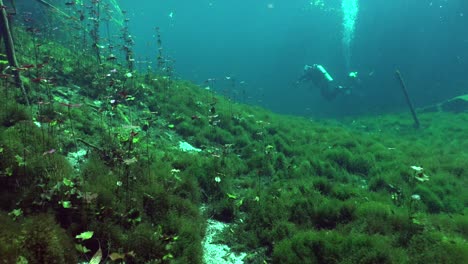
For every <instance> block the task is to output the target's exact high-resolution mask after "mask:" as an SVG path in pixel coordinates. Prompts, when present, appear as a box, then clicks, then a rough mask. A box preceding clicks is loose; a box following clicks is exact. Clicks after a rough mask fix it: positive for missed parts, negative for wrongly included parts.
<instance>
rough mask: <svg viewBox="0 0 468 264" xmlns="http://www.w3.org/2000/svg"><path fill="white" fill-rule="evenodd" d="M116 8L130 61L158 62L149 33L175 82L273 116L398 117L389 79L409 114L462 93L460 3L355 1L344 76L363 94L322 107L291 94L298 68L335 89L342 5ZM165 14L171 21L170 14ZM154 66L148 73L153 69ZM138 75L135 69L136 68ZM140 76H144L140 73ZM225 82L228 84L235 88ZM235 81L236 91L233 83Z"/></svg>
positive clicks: (299, 91)
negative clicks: (316, 70)
mask: <svg viewBox="0 0 468 264" xmlns="http://www.w3.org/2000/svg"><path fill="white" fill-rule="evenodd" d="M324 2H325V8H324V9H323V8H318V7H316V6H313V5H311V4H310V1H303V0H288V1H272V0H270V1H263V0H236V1H234V0H211V1H209V0H199V1H195V0H193V1H189V0H186V1H182V0H181V1H175V0H174V1H170V0H164V1H163V0H139V1H130V0H121V1H120V2H119V3H120V4H121V7H122V9H124V10H127V11H128V16H129V17H130V19H131V22H130V28H131V32H132V34H133V35H135V41H136V46H135V53H136V56H137V59H138V60H140V61H145V60H147V59H148V58H149V59H152V60H154V59H155V57H156V52H157V49H156V44H155V42H156V39H155V30H154V28H155V27H160V31H161V34H162V41H163V46H164V54H165V55H166V56H169V57H171V58H173V59H175V70H176V73H177V75H178V76H179V77H180V78H183V79H189V80H193V81H194V82H196V83H198V84H200V85H204V82H205V81H206V80H207V79H209V78H215V79H217V82H216V83H215V87H214V89H216V90H217V91H219V92H220V93H224V94H226V95H228V96H233V97H236V98H238V100H244V99H242V98H241V97H242V94H243V91H245V94H246V96H245V97H246V99H245V100H246V101H247V102H249V103H252V104H260V105H262V106H266V107H268V108H270V109H272V110H274V111H276V112H281V113H292V114H306V115H312V116H339V115H348V114H365V113H378V112H389V111H391V112H394V111H401V110H403V111H404V110H406V109H405V108H406V104H405V101H404V98H403V95H402V92H401V89H400V87H399V84H398V82H397V81H396V79H395V74H394V73H395V70H396V69H399V70H400V71H401V73H402V74H403V76H404V78H405V80H406V83H407V85H408V89H409V90H410V94H411V96H412V98H413V101H414V103H415V105H416V106H424V105H428V104H431V103H434V102H437V101H441V100H445V99H448V98H450V97H453V96H456V95H460V94H463V93H467V92H468V27H467V26H466V25H468V1H464V0H435V1H429V0H427V1H426V0H418V1H408V0H394V1H386V0H372V1H370V0H360V1H359V5H360V10H359V14H358V18H357V21H356V30H355V39H354V41H353V43H352V46H351V52H352V56H351V63H350V64H351V69H352V70H355V71H358V72H359V74H360V78H361V85H360V87H358V88H357V89H355V90H354V91H353V93H352V94H351V95H350V96H345V97H341V98H337V100H335V101H333V102H328V101H325V100H324V99H322V98H321V97H320V94H319V92H318V91H317V90H316V89H315V90H314V89H311V88H308V87H305V86H301V87H294V85H293V83H294V81H295V80H296V79H297V78H298V77H299V76H300V75H301V73H302V69H303V66H304V65H305V64H313V63H320V64H322V65H324V66H325V67H326V68H327V69H328V71H329V72H330V73H331V74H332V75H333V77H334V78H335V79H336V80H337V82H340V81H342V80H344V79H345V76H346V74H347V71H346V69H345V68H346V67H345V59H344V56H343V48H342V40H341V38H342V11H341V1H339V0H335V1H326V0H324ZM171 13H172V17H171V16H170V14H171ZM153 65H154V64H153ZM140 67H143V66H140ZM143 68H144V67H143ZM226 76H229V77H232V78H235V80H236V85H235V87H234V88H233V87H232V81H228V80H226V79H225V77H226ZM241 82H242V83H241Z"/></svg>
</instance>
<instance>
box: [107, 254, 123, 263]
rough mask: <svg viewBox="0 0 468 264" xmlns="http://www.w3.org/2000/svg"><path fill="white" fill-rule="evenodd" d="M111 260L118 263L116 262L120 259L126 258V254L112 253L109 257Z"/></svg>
mask: <svg viewBox="0 0 468 264" xmlns="http://www.w3.org/2000/svg"><path fill="white" fill-rule="evenodd" d="M109 258H110V259H111V260H112V261H116V260H119V259H124V258H125V254H122V253H117V252H114V253H111V254H110V255H109Z"/></svg>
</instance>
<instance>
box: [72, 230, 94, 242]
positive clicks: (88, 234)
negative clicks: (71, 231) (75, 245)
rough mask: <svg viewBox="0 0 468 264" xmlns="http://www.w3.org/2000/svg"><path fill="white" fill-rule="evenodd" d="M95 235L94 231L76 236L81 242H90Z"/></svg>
mask: <svg viewBox="0 0 468 264" xmlns="http://www.w3.org/2000/svg"><path fill="white" fill-rule="evenodd" d="M93 235H94V232H93V231H85V232H83V233H81V234H79V235H76V237H75V238H78V239H81V240H88V239H90V238H92V237H93Z"/></svg>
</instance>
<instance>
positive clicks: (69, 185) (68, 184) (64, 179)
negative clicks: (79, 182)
mask: <svg viewBox="0 0 468 264" xmlns="http://www.w3.org/2000/svg"><path fill="white" fill-rule="evenodd" d="M62 182H63V184H64V185H65V186H68V187H73V182H72V181H71V180H69V179H67V178H63V181H62Z"/></svg>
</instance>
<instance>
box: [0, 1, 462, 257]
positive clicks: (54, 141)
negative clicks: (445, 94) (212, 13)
mask: <svg viewBox="0 0 468 264" xmlns="http://www.w3.org/2000/svg"><path fill="white" fill-rule="evenodd" d="M318 2H319V1H318ZM94 4H97V3H94ZM71 8H73V7H71ZM95 8H96V6H95V5H94V6H92V8H90V10H96V9H95ZM89 12H91V11H89ZM84 15H87V14H84ZM125 24H126V23H125ZM15 30H16V31H15V33H16V35H17V36H18V39H20V40H21V43H22V45H21V47H19V49H18V50H19V51H20V52H18V54H19V58H20V61H21V62H22V65H24V68H25V69H24V70H22V75H23V79H25V82H24V83H25V86H26V88H27V91H28V92H29V93H28V95H29V97H30V99H31V106H27V105H26V103H25V102H24V99H23V98H22V94H21V91H19V90H18V89H11V87H13V83H12V80H6V81H5V82H4V83H3V82H2V86H0V88H1V89H0V92H2V94H3V95H5V96H2V97H0V105H1V106H0V108H1V111H0V157H1V159H0V191H1V192H0V226H1V228H0V255H1V256H2V258H3V259H1V261H6V262H9V263H10V262H11V263H15V262H16V263H21V262H22V261H23V262H24V261H26V260H28V261H29V262H30V263H34V261H36V262H37V263H39V262H48V263H54V262H57V263H58V262H60V263H77V262H78V259H79V260H80V261H81V260H85V259H91V258H95V259H98V258H101V259H111V260H112V259H113V260H114V261H125V262H127V263H202V259H203V258H202V257H203V252H202V250H203V249H202V239H203V235H204V231H205V226H206V221H207V220H208V219H209V218H214V219H217V220H221V221H224V222H226V223H229V224H230V225H229V226H230V228H229V230H225V231H224V232H223V234H222V235H221V237H220V238H219V240H222V241H224V242H225V243H227V244H229V245H230V246H231V248H232V249H235V250H241V251H243V252H247V253H248V254H247V256H248V259H250V261H252V262H255V263H263V262H264V261H267V262H272V263H303V262H304V259H307V260H310V262H313V261H316V262H318V263H357V262H360V263H408V262H415V263H422V262H429V263H430V262H431V261H432V260H436V261H437V262H441V263H442V262H444V263H457V261H459V262H458V263H463V262H464V261H465V260H466V259H467V258H468V257H467V256H466V252H467V248H466V239H467V234H468V231H467V230H468V222H467V220H466V219H467V218H466V213H467V212H466V209H465V208H466V207H467V205H468V199H467V198H468V197H467V195H466V192H464V189H466V177H467V171H468V165H467V163H466V160H467V158H468V156H467V155H468V154H466V151H465V149H466V148H467V147H468V145H467V142H466V140H465V137H466V132H467V129H466V126H465V125H464V124H466V121H467V120H466V115H464V114H458V115H454V114H441V113H437V114H430V113H425V114H422V115H421V116H420V117H421V124H427V125H423V126H426V127H424V128H423V129H421V130H419V131H414V130H413V129H412V125H411V119H410V118H409V117H408V116H406V115H399V114H397V115H390V114H389V115H386V116H383V117H378V118H376V117H360V118H354V119H353V121H352V122H351V121H349V122H348V121H347V120H341V122H332V121H317V120H310V119H306V118H301V117H291V116H281V115H277V114H273V113H271V112H269V111H267V110H265V109H261V108H259V107H253V106H247V105H243V104H240V103H237V102H235V101H234V100H233V99H232V98H227V97H224V96H222V95H219V94H216V93H214V92H213V91H211V90H205V89H202V88H201V87H199V86H197V85H194V84H192V83H190V82H187V81H183V80H176V79H174V78H172V77H171V76H172V74H173V72H172V71H173V69H171V68H170V67H171V66H170V65H169V64H170V62H168V61H167V59H164V60H163V55H164V56H165V54H163V53H162V51H161V50H158V52H157V54H158V56H159V57H158V62H159V63H160V64H161V67H162V68H159V69H158V70H157V71H156V72H152V71H147V72H144V73H141V72H139V71H137V70H135V69H134V68H133V66H132V65H131V64H130V62H131V59H132V57H131V53H127V55H126V56H124V57H126V58H122V57H121V56H120V55H118V54H117V52H115V49H114V50H107V51H105V50H103V49H99V52H100V53H101V52H102V54H100V55H99V58H101V59H103V58H107V59H103V60H102V61H101V62H102V63H101V64H99V63H97V61H98V58H97V55H96V54H95V51H96V50H94V49H93V48H89V47H88V49H86V50H85V52H84V53H80V52H77V51H78V50H79V49H78V48H76V47H73V46H70V45H68V44H67V42H66V41H64V42H59V41H53V40H54V39H53V38H52V36H49V35H47V34H46V36H47V37H50V38H51V39H48V38H46V36H42V35H37V34H31V32H29V31H27V30H24V29H21V28H19V27H18V28H16V29H15ZM127 33H128V32H127ZM86 37H87V38H88V37H90V36H86ZM158 38H159V39H158V42H160V36H159V37H158ZM100 39H101V38H100ZM127 41H128V43H127V44H129V45H130V44H131V43H130V40H127ZM37 44H41V45H40V47H38V48H33V47H36V46H37ZM83 45H84V44H83ZM159 45H161V43H159ZM160 47H161V46H160ZM108 48H109V47H108ZM109 49H110V48H109ZM91 51H93V52H91ZM114 52H115V54H114ZM128 52H129V51H128ZM107 53H108V54H107ZM111 54H114V56H110V55H111ZM116 54H117V55H116ZM107 55H109V56H107ZM36 56H38V57H39V58H36ZM44 56H47V57H48V58H47V60H46V59H45V58H44ZM109 58H111V59H109ZM43 59H44V61H43ZM23 62H24V63H23ZM46 62H47V63H46ZM29 64H33V65H34V67H31V68H29V69H27V68H28V67H26V66H27V65H29ZM41 64H44V65H43V66H41V67H40V68H39V67H38V65H41ZM119 64H122V65H124V66H122V65H119ZM0 67H2V66H0ZM36 70H37V71H36ZM37 78H44V79H40V80H37ZM34 80H36V81H38V82H36V81H34ZM45 80H47V82H46V81H45ZM52 80H53V81H52ZM4 84H8V85H4ZM233 85H234V84H233ZM434 115H435V116H436V117H437V119H438V120H441V121H440V122H438V123H431V122H430V121H431V120H432V119H433V118H434V117H435V116H434ZM447 138H450V140H447ZM91 234H92V235H91ZM460 261H461V262H460Z"/></svg>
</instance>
